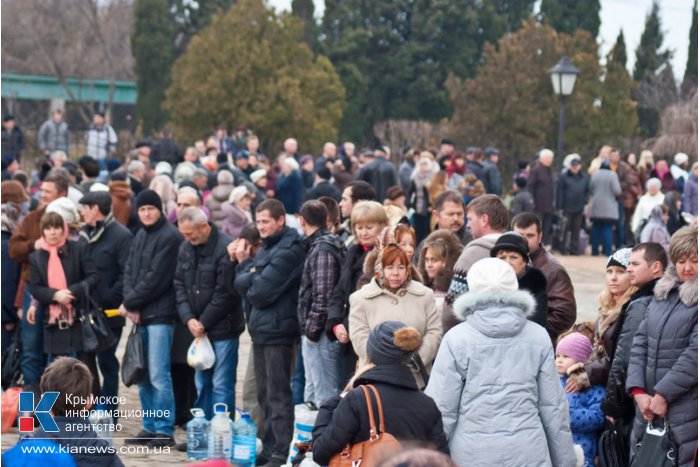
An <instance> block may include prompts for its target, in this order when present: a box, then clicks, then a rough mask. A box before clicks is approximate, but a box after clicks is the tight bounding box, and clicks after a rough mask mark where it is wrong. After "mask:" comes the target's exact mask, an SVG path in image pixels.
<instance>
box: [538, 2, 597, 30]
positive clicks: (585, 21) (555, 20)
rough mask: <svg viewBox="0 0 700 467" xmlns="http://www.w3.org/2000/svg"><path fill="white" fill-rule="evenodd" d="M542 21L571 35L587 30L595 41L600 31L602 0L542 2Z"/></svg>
mask: <svg viewBox="0 0 700 467" xmlns="http://www.w3.org/2000/svg"><path fill="white" fill-rule="evenodd" d="M540 20H543V21H546V22H547V23H548V24H549V25H550V26H552V27H553V28H554V29H556V30H557V31H558V32H565V33H567V34H569V35H573V34H574V33H575V32H576V30H577V29H585V30H586V31H588V32H590V33H591V34H592V35H593V38H594V39H595V38H596V37H598V30H599V29H600V0H542V5H541V6H540Z"/></svg>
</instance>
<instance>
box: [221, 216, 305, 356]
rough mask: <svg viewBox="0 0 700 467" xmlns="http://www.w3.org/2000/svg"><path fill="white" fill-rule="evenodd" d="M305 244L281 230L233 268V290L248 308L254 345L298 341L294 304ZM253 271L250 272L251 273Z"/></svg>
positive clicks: (291, 233) (297, 322) (292, 232)
mask: <svg viewBox="0 0 700 467" xmlns="http://www.w3.org/2000/svg"><path fill="white" fill-rule="evenodd" d="M305 256H306V243H305V242H304V241H303V239H302V238H301V237H300V236H299V234H298V233H297V231H296V230H294V229H290V228H289V227H284V228H283V229H282V230H281V231H280V232H277V233H276V234H274V235H272V236H270V237H268V238H266V239H265V240H264V242H263V247H262V248H261V249H260V251H259V252H258V254H257V255H256V256H255V258H253V259H249V260H247V261H244V262H243V263H241V264H239V265H238V266H237V267H236V279H235V281H234V284H235V287H236V290H238V293H240V294H241V296H242V297H245V298H246V300H247V301H248V303H249V304H250V308H251V310H250V316H249V319H248V331H249V332H250V336H251V338H252V339H253V343H254V344H256V345H292V344H294V343H295V342H296V341H297V340H298V339H299V335H300V333H299V321H298V320H297V304H298V302H299V285H300V283H301V273H302V271H303V269H304V257H305ZM253 268H255V270H254V271H251V270H252V269H253Z"/></svg>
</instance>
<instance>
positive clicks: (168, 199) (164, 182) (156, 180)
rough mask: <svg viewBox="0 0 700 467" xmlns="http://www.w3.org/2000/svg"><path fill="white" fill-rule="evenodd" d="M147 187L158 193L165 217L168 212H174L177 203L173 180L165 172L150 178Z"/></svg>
mask: <svg viewBox="0 0 700 467" xmlns="http://www.w3.org/2000/svg"><path fill="white" fill-rule="evenodd" d="M148 188H150V189H151V190H153V191H155V192H156V193H158V196H160V199H161V200H163V212H164V213H165V217H168V216H169V215H170V213H172V212H175V210H176V209H177V203H176V202H175V185H173V181H172V180H171V179H170V177H168V176H167V175H165V174H161V175H156V176H155V177H153V180H151V184H150V185H148Z"/></svg>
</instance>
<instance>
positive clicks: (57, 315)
mask: <svg viewBox="0 0 700 467" xmlns="http://www.w3.org/2000/svg"><path fill="white" fill-rule="evenodd" d="M67 238H68V224H67V223H66V222H65V221H64V222H63V235H62V236H61V241H60V242H59V243H58V244H56V245H49V244H48V242H47V241H46V239H45V238H44V234H43V232H42V235H41V249H42V250H45V251H48V252H49V266H48V271H47V272H46V277H47V278H48V282H49V284H48V286H49V287H50V288H52V289H55V290H64V289H66V288H68V281H67V280H66V273H65V271H64V270H63V264H61V257H60V256H59V255H58V250H59V248H61V247H63V246H64V245H65V244H66V239H67ZM74 319H75V310H74V309H73V305H71V304H70V303H69V304H68V305H61V304H60V303H57V304H52V305H49V324H56V323H57V322H58V321H59V320H66V321H68V325H69V326H71V325H72V324H73V321H74Z"/></svg>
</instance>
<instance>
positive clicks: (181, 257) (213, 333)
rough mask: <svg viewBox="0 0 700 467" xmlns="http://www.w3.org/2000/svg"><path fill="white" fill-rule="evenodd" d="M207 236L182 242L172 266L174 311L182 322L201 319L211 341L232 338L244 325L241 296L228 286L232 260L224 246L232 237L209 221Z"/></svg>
mask: <svg viewBox="0 0 700 467" xmlns="http://www.w3.org/2000/svg"><path fill="white" fill-rule="evenodd" d="M209 225H210V226H211V234H210V235H209V240H207V243H205V244H204V245H197V246H194V245H192V244H191V243H190V242H188V241H184V242H182V244H181V245H180V251H179V253H178V256H177V268H176V269H175V280H174V285H175V294H176V297H177V311H178V313H179V314H180V319H181V320H182V322H183V324H185V325H187V322H188V321H189V320H190V319H193V318H194V319H197V320H199V322H201V323H202V326H204V329H205V330H206V332H207V336H208V337H209V340H211V341H218V340H224V339H234V338H236V337H238V336H240V335H241V333H242V332H243V330H244V329H245V320H244V318H243V311H242V309H241V297H240V296H239V295H238V293H237V292H236V291H235V290H234V289H233V288H232V287H231V284H232V282H233V271H234V264H233V263H232V262H231V261H230V260H229V256H228V252H227V251H226V247H227V246H228V244H229V243H231V242H232V241H233V240H232V239H231V237H229V236H228V235H226V234H225V233H223V232H220V231H219V229H217V228H216V226H215V225H214V224H212V223H209Z"/></svg>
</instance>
